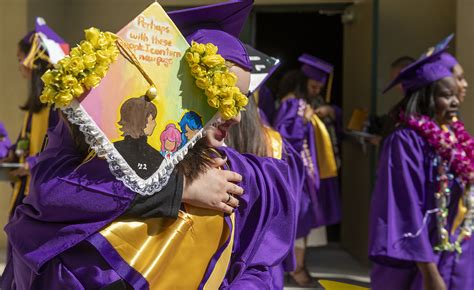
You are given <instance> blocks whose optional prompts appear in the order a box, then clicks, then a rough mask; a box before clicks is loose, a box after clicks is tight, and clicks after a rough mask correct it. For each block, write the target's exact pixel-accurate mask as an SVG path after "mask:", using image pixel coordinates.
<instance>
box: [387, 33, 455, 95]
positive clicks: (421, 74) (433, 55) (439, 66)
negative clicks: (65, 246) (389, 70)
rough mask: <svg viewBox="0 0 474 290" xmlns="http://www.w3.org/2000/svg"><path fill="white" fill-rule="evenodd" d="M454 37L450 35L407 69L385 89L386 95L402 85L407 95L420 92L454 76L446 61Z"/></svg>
mask: <svg viewBox="0 0 474 290" xmlns="http://www.w3.org/2000/svg"><path fill="white" fill-rule="evenodd" d="M453 36H454V35H450V36H448V37H447V38H445V39H443V40H442V41H441V42H440V43H438V44H437V45H436V46H434V47H432V48H430V49H429V50H428V51H427V52H426V53H424V54H422V56H421V57H420V58H419V59H418V60H416V61H415V62H413V63H411V64H410V65H408V66H407V67H405V68H404V69H403V70H402V71H401V72H400V73H399V74H398V76H397V77H395V79H394V80H392V81H391V82H390V84H389V85H388V86H387V87H386V88H385V89H384V91H383V93H386V92H387V91H389V90H390V89H391V88H393V87H394V86H396V85H398V84H401V85H402V88H403V92H404V93H405V95H407V94H410V93H412V92H414V91H416V90H419V89H421V88H423V87H425V86H427V85H429V84H431V83H432V82H435V81H438V80H440V79H443V78H445V77H449V76H452V72H451V70H450V69H451V68H452V67H451V68H449V63H450V62H448V61H446V57H443V55H445V54H446V50H447V49H448V46H449V42H450V41H451V40H452V38H453Z"/></svg>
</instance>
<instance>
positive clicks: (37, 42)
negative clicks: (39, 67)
mask: <svg viewBox="0 0 474 290" xmlns="http://www.w3.org/2000/svg"><path fill="white" fill-rule="evenodd" d="M23 40H24V41H25V42H27V43H29V44H31V49H30V52H29V53H28V55H27V56H26V57H25V59H24V60H23V64H24V65H25V66H27V67H30V68H32V67H33V66H34V61H35V60H36V59H37V58H42V59H44V60H47V61H49V62H50V63H51V64H56V63H57V62H58V61H59V60H61V59H62V58H63V57H64V56H66V54H68V53H69V44H68V43H67V42H65V41H64V40H63V39H62V38H61V37H60V36H59V35H58V34H56V32H54V31H53V30H52V29H51V28H50V27H49V26H48V25H46V22H45V21H44V19H43V18H41V17H37V18H36V27H35V30H34V31H30V32H28V33H27V34H26V36H25V37H24V38H23ZM44 52H46V54H47V55H45V53H44Z"/></svg>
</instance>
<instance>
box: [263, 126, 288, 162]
mask: <svg viewBox="0 0 474 290" xmlns="http://www.w3.org/2000/svg"><path fill="white" fill-rule="evenodd" d="M263 129H264V131H265V137H266V141H267V142H266V143H267V153H268V155H269V156H270V157H273V158H275V159H281V156H282V153H283V139H282V138H281V135H280V133H278V132H277V131H275V130H273V129H272V128H270V127H268V126H264V127H263Z"/></svg>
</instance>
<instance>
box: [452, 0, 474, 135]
mask: <svg viewBox="0 0 474 290" xmlns="http://www.w3.org/2000/svg"><path fill="white" fill-rule="evenodd" d="M473 16H474V1H472V0H458V1H457V22H456V24H457V25H456V26H457V27H456V39H457V41H456V53H457V57H458V58H459V61H460V63H461V64H462V66H463V68H464V71H465V74H466V79H467V81H468V82H470V84H471V88H470V89H469V90H468V92H467V97H466V101H465V103H464V104H463V106H462V108H461V110H462V119H463V120H464V122H465V124H466V127H467V129H468V130H469V132H470V133H471V134H474V93H473V92H474V89H473V87H474V18H473Z"/></svg>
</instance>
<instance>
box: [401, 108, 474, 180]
mask: <svg viewBox="0 0 474 290" xmlns="http://www.w3.org/2000/svg"><path fill="white" fill-rule="evenodd" d="M407 124H408V126H409V127H411V128H413V129H415V130H416V131H417V132H418V133H419V134H421V135H422V136H423V137H424V138H425V139H426V141H427V142H428V143H429V144H430V145H431V146H432V147H433V148H434V149H435V150H436V152H437V153H438V154H439V155H440V156H441V158H442V159H443V160H444V161H446V162H448V164H449V165H450V166H449V167H450V168H451V169H452V170H453V171H454V173H455V174H456V175H457V176H458V177H459V178H461V180H462V182H463V183H464V185H466V184H469V183H470V182H471V181H472V180H474V158H473V151H474V142H473V140H472V138H471V136H470V135H469V133H467V132H466V130H465V129H464V125H463V124H462V123H461V122H460V121H456V122H454V123H453V124H452V126H451V127H452V129H453V133H454V138H453V136H452V135H451V133H450V132H447V131H443V130H441V128H440V127H439V126H438V125H437V124H436V123H435V122H434V121H432V120H431V119H430V118H429V117H427V116H421V117H420V118H414V117H410V118H408V120H407Z"/></svg>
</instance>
